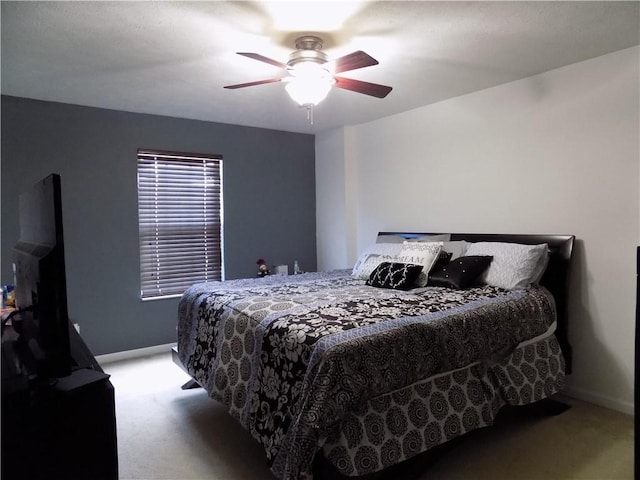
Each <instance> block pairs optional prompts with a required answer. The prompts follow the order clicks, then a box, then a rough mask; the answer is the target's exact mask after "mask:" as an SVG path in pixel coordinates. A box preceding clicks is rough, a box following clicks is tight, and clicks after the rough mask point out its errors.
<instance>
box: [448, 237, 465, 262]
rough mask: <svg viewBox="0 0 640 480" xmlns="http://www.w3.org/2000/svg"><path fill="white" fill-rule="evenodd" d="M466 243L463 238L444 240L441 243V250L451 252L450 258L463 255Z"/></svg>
mask: <svg viewBox="0 0 640 480" xmlns="http://www.w3.org/2000/svg"><path fill="white" fill-rule="evenodd" d="M467 245H469V242H466V241H464V240H454V241H450V242H444V245H442V250H444V251H445V252H449V253H451V258H452V259H454V258H458V257H464V254H465V251H466V250H467Z"/></svg>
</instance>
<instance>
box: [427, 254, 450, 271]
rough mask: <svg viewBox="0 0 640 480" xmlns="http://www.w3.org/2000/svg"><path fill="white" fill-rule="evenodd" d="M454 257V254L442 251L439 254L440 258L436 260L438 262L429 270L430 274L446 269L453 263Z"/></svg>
mask: <svg viewBox="0 0 640 480" xmlns="http://www.w3.org/2000/svg"><path fill="white" fill-rule="evenodd" d="M452 256H453V253H451V252H445V251H444V250H440V253H439V254H438V258H436V261H435V262H434V263H433V267H431V270H429V272H435V271H436V270H438V269H439V268H442V267H444V266H445V265H446V264H448V263H449V262H450V261H451V257H452Z"/></svg>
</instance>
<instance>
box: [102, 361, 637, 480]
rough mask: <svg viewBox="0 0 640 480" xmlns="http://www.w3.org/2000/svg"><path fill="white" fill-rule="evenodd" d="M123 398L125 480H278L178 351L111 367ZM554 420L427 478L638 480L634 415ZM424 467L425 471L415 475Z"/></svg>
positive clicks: (466, 451)
mask: <svg viewBox="0 0 640 480" xmlns="http://www.w3.org/2000/svg"><path fill="white" fill-rule="evenodd" d="M103 367H104V369H105V371H106V372H107V373H109V374H110V375H111V381H112V383H113V385H114V387H115V392H116V416H117V427H118V457H119V470H120V479H121V480H130V479H131V480H205V479H206V480H248V479H251V480H273V479H274V478H275V477H274V476H273V475H271V473H270V472H269V470H268V468H267V466H266V461H265V456H264V453H263V451H262V448H261V447H260V446H259V445H258V444H257V442H255V441H254V440H253V438H252V437H251V436H250V435H249V433H247V432H246V431H244V430H243V429H242V428H241V427H240V425H239V424H238V423H237V422H236V421H235V420H234V419H233V418H231V417H230V416H229V415H228V414H227V413H226V412H225V410H224V408H223V407H222V406H221V405H220V404H219V403H218V402H216V401H215V400H212V399H210V398H208V396H207V394H206V392H205V391H204V390H202V389H194V390H181V389H180V386H181V385H182V384H183V383H184V382H186V381H187V380H188V377H187V376H186V375H185V374H184V372H182V371H181V370H180V369H179V368H178V367H177V366H175V365H174V364H173V363H172V361H171V356H170V354H169V353H167V354H162V355H155V356H151V357H145V358H142V359H135V360H125V361H120V362H114V363H109V364H106V365H104V366H103ZM563 400H564V401H566V402H567V403H569V404H570V405H571V408H570V409H569V410H567V411H566V412H564V413H562V414H560V415H557V416H552V417H538V418H532V417H531V416H529V417H526V418H518V419H515V420H513V421H511V422H509V423H508V424H501V425H498V426H494V427H492V428H485V429H481V430H479V431H477V432H474V433H472V434H471V435H468V436H467V437H465V438H464V439H463V440H462V441H460V442H459V443H458V444H456V445H455V446H454V447H453V449H451V450H449V451H448V452H446V453H445V455H443V456H442V458H440V459H439V460H438V461H437V463H435V464H434V465H432V466H430V467H429V468H426V467H425V469H424V471H420V473H419V477H418V478H419V479H420V480H470V479H474V480H489V479H491V480H503V479H504V480H507V479H508V480H513V479H519V480H543V479H544V480H552V479H555V480H569V479H572V480H618V479H631V478H633V417H630V416H628V415H624V414H622V413H619V412H614V411H612V410H608V409H605V408H601V407H597V406H594V405H591V404H588V403H584V402H579V401H576V400H573V399H563ZM415 468H420V466H419V463H418V466H417V467H416V466H414V467H412V470H415Z"/></svg>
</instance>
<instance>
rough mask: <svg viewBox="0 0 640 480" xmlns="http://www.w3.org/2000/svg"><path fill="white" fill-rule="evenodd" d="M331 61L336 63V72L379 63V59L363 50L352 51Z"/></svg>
mask: <svg viewBox="0 0 640 480" xmlns="http://www.w3.org/2000/svg"><path fill="white" fill-rule="evenodd" d="M331 63H333V64H334V65H335V68H334V70H333V71H334V72H335V73H342V72H348V71H349V70H356V69H358V68H363V67H371V66H372V65H378V61H377V60H376V59H375V58H373V57H372V56H370V55H369V54H367V53H364V52H363V51H362V50H358V51H357V52H353V53H350V54H349V55H345V56H344V57H340V58H336V59H335V60H333V61H332V62H331Z"/></svg>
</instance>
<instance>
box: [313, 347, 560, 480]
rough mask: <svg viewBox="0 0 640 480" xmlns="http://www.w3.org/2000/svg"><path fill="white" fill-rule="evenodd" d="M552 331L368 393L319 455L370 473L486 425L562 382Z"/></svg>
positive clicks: (343, 470) (347, 472)
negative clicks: (487, 357) (500, 353)
mask: <svg viewBox="0 0 640 480" xmlns="http://www.w3.org/2000/svg"><path fill="white" fill-rule="evenodd" d="M564 371H565V369H564V357H563V356H562V352H561V350H560V346H559V344H558V341H557V339H556V337H555V335H548V336H545V337H544V338H541V339H537V340H535V341H529V342H526V343H524V344H521V345H520V346H518V348H516V349H515V350H514V351H513V352H512V353H511V354H510V355H508V356H507V357H505V358H503V359H502V360H499V361H496V362H491V363H486V362H482V363H475V364H473V365H470V366H468V367H465V368H461V369H459V370H456V371H454V372H447V373H444V374H439V375H435V376H433V377H431V378H429V379H426V380H423V381H420V382H417V383H415V384H413V385H410V386H408V387H405V388H403V389H400V390H397V391H395V392H391V393H387V394H384V395H380V396H378V397H375V398H373V399H371V400H369V401H367V402H366V403H365V404H364V405H363V406H362V407H361V408H360V409H359V410H358V411H355V412H352V413H349V414H348V415H347V416H346V417H345V419H344V420H343V421H342V422H341V424H340V425H339V426H338V428H336V429H335V430H334V431H333V433H332V434H331V435H329V437H328V438H327V439H326V441H325V443H324V445H323V447H322V455H324V456H325V457H326V459H327V460H328V461H329V462H330V463H331V464H332V465H333V466H334V467H335V468H336V470H337V471H338V472H339V473H340V474H342V475H344V476H360V475H367V474H371V473H375V472H378V471H380V470H382V469H384V468H387V467H389V466H391V465H395V464H397V463H399V462H401V461H403V460H407V459H409V458H411V457H413V456H415V455H417V454H419V453H422V452H425V451H427V450H429V449H431V448H433V447H436V446H438V445H440V444H443V443H445V442H447V441H448V440H452V439H453V438H456V437H459V436H460V435H463V434H465V433H467V432H470V431H472V430H476V429H478V428H482V427H485V426H489V425H492V424H493V421H494V418H495V416H496V414H497V413H498V411H499V410H500V409H501V408H502V407H503V406H505V405H512V406H516V405H526V404H530V403H533V402H536V401H539V400H542V399H545V398H548V397H549V396H551V395H554V394H556V393H558V392H559V391H561V390H562V389H563V387H564V380H565V374H564Z"/></svg>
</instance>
